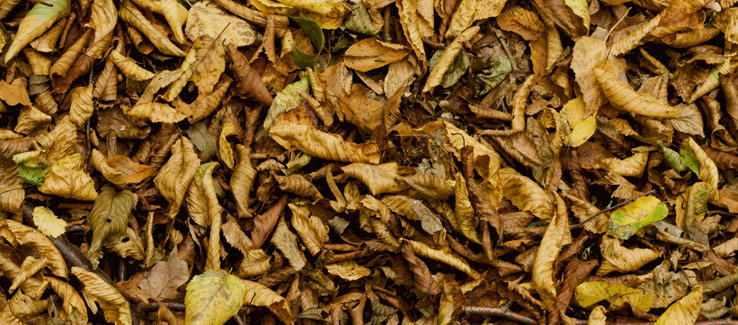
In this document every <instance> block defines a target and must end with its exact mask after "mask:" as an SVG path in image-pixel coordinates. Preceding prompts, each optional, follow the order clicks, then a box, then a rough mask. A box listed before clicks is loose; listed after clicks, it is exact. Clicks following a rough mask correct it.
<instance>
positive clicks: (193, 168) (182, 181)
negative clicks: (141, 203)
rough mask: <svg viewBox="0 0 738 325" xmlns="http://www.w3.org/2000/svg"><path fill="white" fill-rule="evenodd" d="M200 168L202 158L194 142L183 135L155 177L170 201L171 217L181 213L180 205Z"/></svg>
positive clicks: (158, 186)
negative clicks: (194, 146) (196, 150)
mask: <svg viewBox="0 0 738 325" xmlns="http://www.w3.org/2000/svg"><path fill="white" fill-rule="evenodd" d="M198 168H200V159H199V158H197V154H196V153H195V150H194V148H193V146H192V142H190V140H189V139H187V138H185V137H181V138H180V139H179V140H177V142H175V143H174V145H173V146H172V156H171V157H170V158H169V160H168V161H167V163H166V164H164V166H163V167H162V168H161V170H160V171H159V173H158V174H157V175H156V178H154V184H156V188H157V189H158V190H159V192H160V193H161V194H162V196H163V197H164V198H165V199H167V201H169V217H170V218H174V217H176V216H177V214H179V207H180V206H181V205H182V200H183V199H184V195H185V193H186V191H187V188H188V187H189V186H190V182H192V179H193V178H194V177H195V174H196V173H197V169H198Z"/></svg>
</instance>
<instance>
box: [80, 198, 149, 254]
mask: <svg viewBox="0 0 738 325" xmlns="http://www.w3.org/2000/svg"><path fill="white" fill-rule="evenodd" d="M137 201H138V197H136V195H135V194H133V193H131V192H130V191H128V190H123V191H120V192H116V190H115V189H114V188H113V187H111V186H105V187H103V189H102V191H101V192H100V195H98V196H97V198H96V199H95V205H94V206H93V207H92V211H90V216H89V222H90V228H91V229H92V241H91V242H90V251H89V253H88V255H89V257H90V262H92V266H93V267H94V268H97V264H98V262H99V260H100V258H101V257H102V245H103V244H111V243H115V242H118V241H119V240H120V239H121V237H123V236H125V234H126V228H127V226H126V225H127V224H128V216H129V215H130V214H131V211H133V208H135V207H136V202H137Z"/></svg>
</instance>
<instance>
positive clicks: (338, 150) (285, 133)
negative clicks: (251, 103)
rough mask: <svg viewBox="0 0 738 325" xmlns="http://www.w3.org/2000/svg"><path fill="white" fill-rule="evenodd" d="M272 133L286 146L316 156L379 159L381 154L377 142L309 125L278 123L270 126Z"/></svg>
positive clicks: (367, 161) (347, 160)
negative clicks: (348, 138)
mask: <svg viewBox="0 0 738 325" xmlns="http://www.w3.org/2000/svg"><path fill="white" fill-rule="evenodd" d="M277 121H279V119H278V120H277ZM269 136H271V137H272V139H274V140H275V141H277V142H278V143H279V144H280V145H282V146H283V147H285V148H286V149H291V148H294V149H297V150H300V151H302V152H304V153H306V154H308V155H309V156H312V157H315V158H320V159H326V160H335V161H344V162H363V163H370V164H377V163H379V158H380V154H379V148H378V147H377V145H376V144H374V143H363V144H357V143H353V142H348V141H345V140H344V139H343V138H342V137H341V136H338V135H335V134H331V133H326V132H323V131H320V130H318V129H317V128H315V127H312V126H309V125H300V124H297V125H295V124H290V123H274V124H273V125H272V127H271V128H270V129H269Z"/></svg>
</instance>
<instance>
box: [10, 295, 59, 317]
mask: <svg viewBox="0 0 738 325" xmlns="http://www.w3.org/2000/svg"><path fill="white" fill-rule="evenodd" d="M5 308H6V310H8V311H9V313H10V314H12V317H16V318H17V319H18V320H21V321H20V322H19V323H21V324H22V323H26V322H25V321H26V320H29V319H32V318H34V317H35V316H38V315H40V314H41V313H43V312H44V311H46V310H47V309H48V308H49V299H34V298H33V297H31V296H30V295H27V294H25V293H23V291H18V292H16V293H15V294H14V295H13V297H11V298H10V301H8V303H7V305H5Z"/></svg>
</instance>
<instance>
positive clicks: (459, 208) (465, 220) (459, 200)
mask: <svg viewBox="0 0 738 325" xmlns="http://www.w3.org/2000/svg"><path fill="white" fill-rule="evenodd" d="M454 202H455V205H454V213H455V217H456V219H455V220H454V221H452V226H453V227H454V228H455V229H456V230H458V231H459V232H461V234H463V235H464V236H465V237H466V238H469V240H471V241H473V242H475V243H477V244H481V243H482V242H481V241H480V240H479V234H478V233H477V220H476V216H475V213H474V207H473V206H472V204H471V201H470V200H469V192H468V191H467V189H466V180H464V177H463V176H462V175H461V173H460V172H459V173H456V188H455V201H454ZM449 221H450V220H449Z"/></svg>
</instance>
